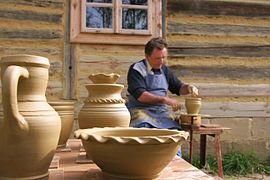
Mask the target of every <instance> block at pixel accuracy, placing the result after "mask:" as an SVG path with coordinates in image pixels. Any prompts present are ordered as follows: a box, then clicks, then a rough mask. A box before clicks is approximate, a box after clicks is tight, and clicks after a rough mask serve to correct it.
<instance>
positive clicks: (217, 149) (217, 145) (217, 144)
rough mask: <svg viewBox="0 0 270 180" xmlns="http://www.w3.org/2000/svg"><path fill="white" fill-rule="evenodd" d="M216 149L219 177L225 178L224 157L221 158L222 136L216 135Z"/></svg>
mask: <svg viewBox="0 0 270 180" xmlns="http://www.w3.org/2000/svg"><path fill="white" fill-rule="evenodd" d="M215 149H216V160H217V165H218V176H219V177H221V178H224V175H223V167H222V157H221V145H220V136H219V135H217V134H216V135H215Z"/></svg>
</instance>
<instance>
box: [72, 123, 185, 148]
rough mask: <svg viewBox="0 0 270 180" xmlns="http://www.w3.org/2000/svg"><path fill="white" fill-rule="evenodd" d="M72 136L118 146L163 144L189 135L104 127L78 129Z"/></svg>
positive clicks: (171, 131)
mask: <svg viewBox="0 0 270 180" xmlns="http://www.w3.org/2000/svg"><path fill="white" fill-rule="evenodd" d="M74 136H75V137H76V138H78V139H82V140H85V141H94V142H99V143H106V142H108V141H109V142H115V143H120V144H163V143H177V142H180V141H183V140H184V139H185V140H187V138H188V136H189V133H188V132H186V131H177V130H169V129H156V128H132V127H127V128H122V127H105V128H88V129H79V130H77V131H75V132H74Z"/></svg>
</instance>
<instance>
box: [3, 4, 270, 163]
mask: <svg viewBox="0 0 270 180" xmlns="http://www.w3.org/2000/svg"><path fill="white" fill-rule="evenodd" d="M163 2H164V4H163V5H164V8H163V9H164V10H165V11H164V15H165V16H164V17H165V21H164V22H165V24H163V27H164V30H165V31H164V32H163V33H164V35H165V37H166V39H167V40H168V42H169V45H170V47H169V58H168V65H169V66H170V68H171V69H172V70H173V71H174V72H175V74H176V75H177V76H178V77H179V78H180V79H181V80H183V81H184V82H189V83H194V84H195V85H197V86H198V88H199V90H200V96H201V97H202V98H203V106H202V114H209V115H211V116H212V118H211V119H208V120H206V121H210V122H212V123H218V124H222V125H224V126H227V127H232V131H231V133H230V134H225V135H223V136H222V141H223V144H222V147H223V152H226V151H227V150H231V149H233V148H234V149H240V150H244V151H248V150H255V151H256V153H257V154H259V155H260V156H261V157H262V158H265V157H267V156H269V151H270V145H269V144H270V137H269V129H270V118H269V117H270V116H269V114H270V104H269V100H270V96H269V95H270V70H269V69H270V67H269V66H270V53H269V50H270V3H269V2H268V0H227V1H225V0H212V1H209V0H203V1H202V0H201V1H200V0H170V1H166V0H163ZM69 14H70V0H66V1H65V0H50V1H44V0H32V1H29V0H0V58H1V57H3V56H6V55H11V54H34V55H40V56H44V57H47V58H49V60H50V64H51V66H50V70H49V73H50V74H49V75H50V76H49V83H48V88H47V91H46V96H47V98H48V100H58V99H62V98H64V99H75V100H77V101H78V104H77V106H76V112H78V111H79V109H80V107H81V105H82V103H83V100H84V99H85V97H86V96H87V91H86V88H85V84H87V83H91V81H90V80H89V79H88V76H89V75H90V74H91V73H98V72H106V73H111V72H116V73H119V74H120V75H121V77H120V79H119V80H118V83H121V84H124V85H125V90H124V91H123V97H124V96H125V93H126V73H127V70H128V67H129V65H130V64H131V63H132V62H135V61H137V60H140V59H141V58H143V46H138V45H136V46H131V45H130V46H123V45H101V44H99V45H98V44H70V41H69V31H70V30H69V23H70V21H69V20H70V19H69ZM175 98H178V99H179V101H182V102H183V101H184V98H183V97H180V98H179V97H175ZM75 123H76V121H75ZM74 127H75V128H77V126H76V125H75V126H74ZM247 146H248V148H247ZM212 147H213V146H209V147H208V148H212Z"/></svg>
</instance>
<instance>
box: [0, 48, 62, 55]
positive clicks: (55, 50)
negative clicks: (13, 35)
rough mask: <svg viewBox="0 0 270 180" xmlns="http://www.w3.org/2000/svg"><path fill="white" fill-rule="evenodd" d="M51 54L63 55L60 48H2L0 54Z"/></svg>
mask: <svg viewBox="0 0 270 180" xmlns="http://www.w3.org/2000/svg"><path fill="white" fill-rule="evenodd" d="M44 53H46V54H50V55H59V54H62V51H61V49H59V48H53V47H52V48H38V47H37V48H13V47H10V48H8V47H6V48H5V47H0V54H36V55H38V54H40V55H41V54H44Z"/></svg>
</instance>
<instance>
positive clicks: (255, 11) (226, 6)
mask: <svg viewBox="0 0 270 180" xmlns="http://www.w3.org/2000/svg"><path fill="white" fill-rule="evenodd" d="M167 12H168V13H170V14H177V13H179V14H187V15H213V16H244V17H262V18H265V17H266V18H269V17H270V4H269V2H268V3H263V2H261V3H260V2H256V3H255V2H253V3H252V2H248V1H246V2H244V1H241V2H237V1H224V0H218V1H213V0H188V1H187V0H170V1H167Z"/></svg>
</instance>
